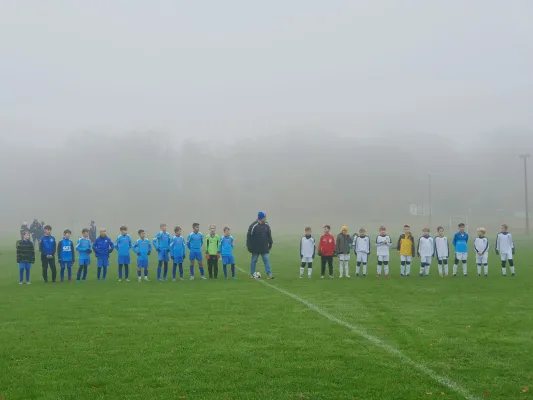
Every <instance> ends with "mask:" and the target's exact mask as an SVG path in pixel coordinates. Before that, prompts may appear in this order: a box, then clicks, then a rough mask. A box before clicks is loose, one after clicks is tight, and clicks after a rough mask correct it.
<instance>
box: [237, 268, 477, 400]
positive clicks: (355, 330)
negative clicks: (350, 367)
mask: <svg viewBox="0 0 533 400" xmlns="http://www.w3.org/2000/svg"><path fill="white" fill-rule="evenodd" d="M237 269H238V270H239V271H241V272H243V273H245V274H247V275H248V273H247V272H246V271H244V270H243V269H241V268H237ZM257 281H258V282H259V283H261V284H263V285H266V286H268V287H270V288H271V289H274V290H276V291H278V292H280V293H282V294H284V295H285V296H288V297H290V298H291V299H293V300H296V301H297V302H299V303H302V304H303V305H305V306H306V307H307V308H309V309H310V310H313V311H315V312H316V313H318V314H320V315H322V316H323V317H324V318H327V319H329V320H330V321H331V322H335V323H336V324H339V325H341V326H344V327H346V328H348V329H349V330H351V331H352V332H353V333H355V334H356V335H359V336H361V337H362V338H363V339H366V340H368V341H369V342H370V343H372V344H373V345H375V346H377V347H380V348H382V349H383V350H385V351H386V352H387V353H389V354H391V355H393V356H396V357H398V358H399V359H400V360H401V361H403V362H404V363H405V364H409V365H411V366H412V367H414V368H415V369H417V370H418V371H420V372H422V373H424V374H426V375H427V376H429V377H430V378H431V379H433V380H434V381H436V382H438V383H440V384H441V385H443V386H446V387H447V388H449V389H451V390H453V391H454V392H455V393H458V394H460V395H461V396H463V397H464V398H465V399H467V400H478V397H474V396H473V395H471V394H470V393H469V392H468V390H466V389H465V388H463V387H462V386H460V385H459V384H457V383H455V382H454V381H452V380H451V379H450V378H447V377H445V376H442V375H439V374H438V373H436V372H435V371H433V370H432V369H430V368H428V367H426V366H425V365H423V364H419V363H417V362H416V361H413V360H411V359H410V358H409V357H407V356H406V355H405V354H403V353H402V352H401V351H400V350H398V349H396V348H394V347H392V346H391V345H389V344H387V343H385V342H384V341H382V340H381V339H379V338H377V337H376V336H372V335H371V334H369V333H367V332H366V331H365V330H364V329H363V328H360V327H359V326H357V325H352V324H350V323H348V322H346V321H343V320H342V319H340V318H337V317H335V316H334V315H332V314H330V313H328V312H326V311H324V310H322V309H321V308H320V307H318V306H316V305H314V304H313V303H310V302H308V301H307V300H305V299H302V298H301V297H299V296H297V295H295V294H293V293H291V292H288V291H287V290H285V289H282V288H280V287H278V286H275V285H272V284H270V283H268V282H265V281H263V280H261V279H257Z"/></svg>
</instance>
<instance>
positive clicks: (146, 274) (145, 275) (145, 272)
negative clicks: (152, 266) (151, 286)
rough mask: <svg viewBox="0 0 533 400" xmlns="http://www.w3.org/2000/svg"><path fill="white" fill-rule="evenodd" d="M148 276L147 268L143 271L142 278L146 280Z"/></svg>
mask: <svg viewBox="0 0 533 400" xmlns="http://www.w3.org/2000/svg"><path fill="white" fill-rule="evenodd" d="M147 276H148V268H145V269H144V277H145V278H146V277H147Z"/></svg>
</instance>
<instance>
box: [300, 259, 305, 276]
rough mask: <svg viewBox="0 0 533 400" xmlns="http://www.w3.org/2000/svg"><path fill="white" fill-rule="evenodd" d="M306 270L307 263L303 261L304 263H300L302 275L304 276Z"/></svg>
mask: <svg viewBox="0 0 533 400" xmlns="http://www.w3.org/2000/svg"><path fill="white" fill-rule="evenodd" d="M304 272H305V263H304V262H303V263H302V265H300V276H303V275H304Z"/></svg>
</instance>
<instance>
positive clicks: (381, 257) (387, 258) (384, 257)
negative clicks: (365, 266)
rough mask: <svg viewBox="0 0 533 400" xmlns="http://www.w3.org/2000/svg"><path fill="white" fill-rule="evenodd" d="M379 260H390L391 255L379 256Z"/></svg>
mask: <svg viewBox="0 0 533 400" xmlns="http://www.w3.org/2000/svg"><path fill="white" fill-rule="evenodd" d="M378 261H381V262H389V256H378Z"/></svg>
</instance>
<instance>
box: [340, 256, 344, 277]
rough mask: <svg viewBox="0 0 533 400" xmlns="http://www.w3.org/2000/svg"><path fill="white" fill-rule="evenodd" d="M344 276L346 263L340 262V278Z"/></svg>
mask: <svg viewBox="0 0 533 400" xmlns="http://www.w3.org/2000/svg"><path fill="white" fill-rule="evenodd" d="M343 275H344V261H342V260H341V261H339V277H341V278H342V276H343Z"/></svg>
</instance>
